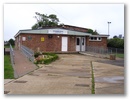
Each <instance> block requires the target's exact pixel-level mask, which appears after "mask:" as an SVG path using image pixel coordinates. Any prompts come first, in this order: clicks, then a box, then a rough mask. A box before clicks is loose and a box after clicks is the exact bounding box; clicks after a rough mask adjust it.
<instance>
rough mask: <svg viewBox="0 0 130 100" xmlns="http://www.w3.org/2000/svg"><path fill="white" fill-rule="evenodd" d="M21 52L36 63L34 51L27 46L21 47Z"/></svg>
mask: <svg viewBox="0 0 130 100" xmlns="http://www.w3.org/2000/svg"><path fill="white" fill-rule="evenodd" d="M21 51H22V52H23V53H24V54H25V56H26V57H27V58H29V60H31V61H32V62H34V51H33V50H31V49H29V48H28V47H26V46H23V45H21Z"/></svg>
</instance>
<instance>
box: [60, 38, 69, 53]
mask: <svg viewBox="0 0 130 100" xmlns="http://www.w3.org/2000/svg"><path fill="white" fill-rule="evenodd" d="M61 50H62V51H67V50H68V38H67V37H62V46H61Z"/></svg>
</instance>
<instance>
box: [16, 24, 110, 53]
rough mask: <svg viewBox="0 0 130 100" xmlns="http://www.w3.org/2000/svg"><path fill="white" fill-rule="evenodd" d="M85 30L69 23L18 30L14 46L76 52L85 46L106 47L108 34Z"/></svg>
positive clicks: (83, 49)
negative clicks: (93, 33) (96, 33)
mask: <svg viewBox="0 0 130 100" xmlns="http://www.w3.org/2000/svg"><path fill="white" fill-rule="evenodd" d="M87 30H88V29H86V28H81V27H76V26H70V25H64V26H58V27H44V28H42V29H37V30H20V31H19V32H18V33H17V34H16V35H15V46H16V49H20V48H21V45H24V46H26V47H28V48H30V49H32V50H34V51H37V49H39V50H40V51H44V52H78V51H85V50H86V47H87V46H96V47H102V48H107V37H108V35H92V34H90V33H87Z"/></svg>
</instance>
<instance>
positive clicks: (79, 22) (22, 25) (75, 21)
mask: <svg viewBox="0 0 130 100" xmlns="http://www.w3.org/2000/svg"><path fill="white" fill-rule="evenodd" d="M35 12H39V13H41V14H47V15H49V14H56V15H57V17H58V18H59V20H60V23H64V24H67V25H73V26H79V27H84V28H91V29H93V30H97V32H98V33H100V34H108V23H107V22H108V21H109V22H111V24H110V30H109V31H110V37H113V36H114V35H117V36H118V35H119V34H122V35H123V36H124V4H4V40H9V39H10V38H14V35H15V34H16V33H17V32H18V31H19V30H22V29H31V27H32V25H34V24H35V23H36V19H35V18H34V16H35Z"/></svg>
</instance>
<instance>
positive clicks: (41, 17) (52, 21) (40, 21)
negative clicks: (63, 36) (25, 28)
mask: <svg viewBox="0 0 130 100" xmlns="http://www.w3.org/2000/svg"><path fill="white" fill-rule="evenodd" d="M35 14H36V16H35V18H36V20H37V23H36V24H34V25H33V26H32V29H38V28H40V27H46V26H57V25H58V23H59V19H58V18H57V16H56V15H55V14H50V15H45V14H40V13H38V12H36V13H35Z"/></svg>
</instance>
